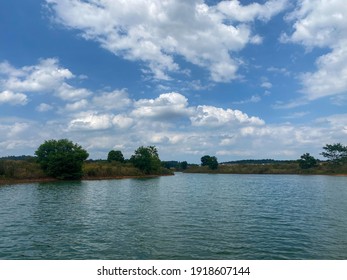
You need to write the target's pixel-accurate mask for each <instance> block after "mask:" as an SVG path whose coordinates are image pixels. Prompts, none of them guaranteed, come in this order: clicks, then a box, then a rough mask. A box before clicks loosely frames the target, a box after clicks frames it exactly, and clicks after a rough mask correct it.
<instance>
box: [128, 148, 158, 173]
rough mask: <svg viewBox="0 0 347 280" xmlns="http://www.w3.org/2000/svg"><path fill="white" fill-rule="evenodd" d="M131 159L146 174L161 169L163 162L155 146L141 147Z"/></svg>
mask: <svg viewBox="0 0 347 280" xmlns="http://www.w3.org/2000/svg"><path fill="white" fill-rule="evenodd" d="M130 161H131V162H132V163H133V165H134V166H135V167H137V168H138V169H140V170H141V171H143V172H144V173H145V174H152V173H155V172H157V171H159V170H160V166H161V162H160V159H159V155H158V151H157V148H156V147H155V146H148V147H144V146H141V147H139V148H138V149H137V150H136V151H135V154H134V155H132V156H131V158H130Z"/></svg>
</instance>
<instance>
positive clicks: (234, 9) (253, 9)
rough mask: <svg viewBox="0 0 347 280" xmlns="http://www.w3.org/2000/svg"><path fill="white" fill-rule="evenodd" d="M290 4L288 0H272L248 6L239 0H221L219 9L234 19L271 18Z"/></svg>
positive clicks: (243, 20)
mask: <svg viewBox="0 0 347 280" xmlns="http://www.w3.org/2000/svg"><path fill="white" fill-rule="evenodd" d="M287 5H288V1H287V0H270V1H266V3H265V4H264V5H261V4H259V3H252V4H249V5H247V6H243V5H241V4H240V1H238V0H232V1H221V2H220V3H219V4H218V5H217V9H218V10H219V11H221V12H222V13H223V14H225V15H227V16H228V17H229V18H230V19H231V20H234V21H241V22H247V21H254V20H255V19H259V20H264V21H267V20H270V19H271V18H272V17H273V16H274V15H276V14H278V13H280V12H282V11H283V10H284V9H285V8H286V7H287Z"/></svg>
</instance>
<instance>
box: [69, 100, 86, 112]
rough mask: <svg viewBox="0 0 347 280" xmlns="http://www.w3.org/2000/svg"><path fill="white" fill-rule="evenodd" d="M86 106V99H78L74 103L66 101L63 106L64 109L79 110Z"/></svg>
mask: <svg viewBox="0 0 347 280" xmlns="http://www.w3.org/2000/svg"><path fill="white" fill-rule="evenodd" d="M87 106H88V101H87V100H86V99H82V100H79V101H76V102H74V103H68V104H66V106H65V110H66V111H80V110H83V109H85V108H87Z"/></svg>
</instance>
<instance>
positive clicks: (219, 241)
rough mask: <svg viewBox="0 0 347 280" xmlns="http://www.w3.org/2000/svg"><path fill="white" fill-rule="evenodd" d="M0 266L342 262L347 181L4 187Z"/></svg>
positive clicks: (208, 179) (200, 179)
mask: <svg viewBox="0 0 347 280" xmlns="http://www.w3.org/2000/svg"><path fill="white" fill-rule="evenodd" d="M0 259H170V260H172V259H247V260H248V259H257V260H260V259H347V177H334V176H297V175H222V174H218V175H212V174H183V173H176V175H175V176H169V177H160V178H152V179H124V180H105V181H82V182H57V183H35V184H21V185H12V186H0Z"/></svg>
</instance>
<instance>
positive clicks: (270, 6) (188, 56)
mask: <svg viewBox="0 0 347 280" xmlns="http://www.w3.org/2000/svg"><path fill="white" fill-rule="evenodd" d="M46 2H47V3H48V4H49V7H51V9H52V11H54V16H55V19H56V21H57V22H59V23H61V24H63V25H65V26H67V27H68V28H73V29H77V30H80V31H81V33H82V35H83V37H84V38H86V39H88V40H94V41H97V42H98V43H99V44H100V45H101V46H102V47H103V48H105V49H107V50H109V51H110V52H112V53H114V54H115V55H117V56H122V57H123V58H125V59H128V60H132V61H142V62H145V64H146V65H147V67H148V69H149V70H150V72H151V73H152V75H153V76H154V77H155V78H156V79H162V80H168V79H170V77H169V73H170V72H180V71H181V72H182V71H184V69H181V67H180V65H179V64H178V62H177V60H176V59H175V56H177V55H178V56H181V57H183V58H184V59H185V60H186V61H189V62H191V63H193V64H195V65H198V66H201V67H204V68H206V69H208V70H209V72H210V76H211V79H212V80H214V81H217V82H225V81H230V80H232V79H235V78H236V77H237V69H238V67H239V62H238V61H237V60H236V59H235V58H234V57H233V53H235V52H238V51H240V50H242V49H243V48H244V47H245V46H246V45H247V44H249V43H253V44H259V43H261V41H262V39H261V36H259V35H258V34H252V28H251V26H250V22H252V21H254V20H262V21H267V20H269V19H270V18H271V17H273V16H274V15H276V14H278V13H280V12H281V11H283V10H284V9H285V8H286V5H287V3H288V1H286V0H271V1H267V2H266V3H265V4H257V3H256V4H250V5H247V6H243V5H241V4H240V2H239V1H221V2H220V3H219V4H217V5H216V6H209V5H207V4H205V1H202V0H192V1H183V0H179V1H177V0H168V1H161V0H152V1H146V0H130V1H120V0H117V1H109V0H95V1H91V0H90V1H82V0H59V1H58V0H46Z"/></svg>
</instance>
